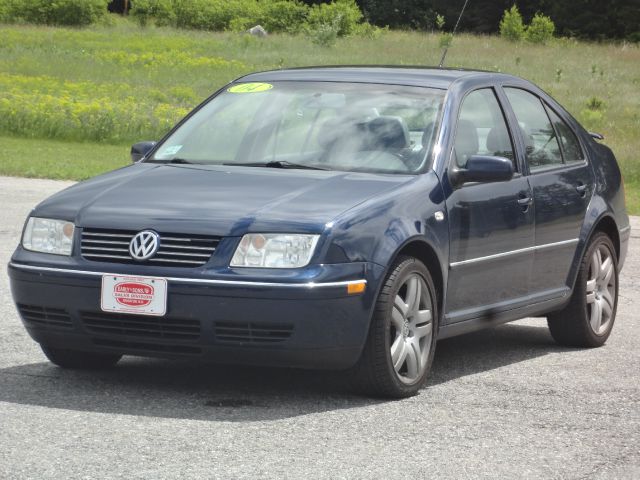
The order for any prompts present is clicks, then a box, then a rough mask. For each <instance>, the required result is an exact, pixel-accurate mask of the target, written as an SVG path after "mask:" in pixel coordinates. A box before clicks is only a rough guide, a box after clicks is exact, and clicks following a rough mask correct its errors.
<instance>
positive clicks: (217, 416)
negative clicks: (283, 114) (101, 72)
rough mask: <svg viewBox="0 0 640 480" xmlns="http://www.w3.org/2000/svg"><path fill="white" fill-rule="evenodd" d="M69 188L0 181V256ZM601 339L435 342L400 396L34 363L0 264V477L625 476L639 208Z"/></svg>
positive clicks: (503, 334) (501, 337)
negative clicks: (424, 380) (426, 372)
mask: <svg viewBox="0 0 640 480" xmlns="http://www.w3.org/2000/svg"><path fill="white" fill-rule="evenodd" d="M67 185H70V184H69V183H66V182H56V181H49V180H27V179H16V178H6V177H0V265H6V264H7V262H8V261H9V258H10V255H11V252H12V251H13V249H14V248H15V246H16V245H17V243H18V241H19V237H20V233H21V230H22V226H23V222H24V219H25V217H26V215H27V214H28V213H29V210H30V209H31V208H32V207H33V206H35V205H36V204H37V203H38V202H39V201H40V200H42V199H44V198H46V197H47V196H48V195H50V194H52V193H54V192H56V191H58V190H60V189H62V188H63V187H65V186H67ZM632 226H633V230H632V238H631V247H630V254H629V258H628V260H627V264H626V265H625V268H624V270H623V272H622V274H621V277H620V286H621V291H620V300H619V305H618V315H617V319H616V325H615V326H614V329H613V333H612V335H611V337H610V339H609V341H608V342H607V344H606V345H605V346H604V347H602V348H599V349H590V350H581V349H567V348H560V347H558V346H556V345H555V344H554V342H553V340H552V339H551V337H550V335H549V332H548V329H547V327H546V321H545V320H544V319H525V320H521V321H518V322H515V323H511V324H507V325H503V326H500V327H498V328H495V329H492V330H486V331H483V332H478V333H474V334H469V335H465V336H462V337H457V338H453V339H448V340H444V341H441V342H439V344H438V346H437V350H436V355H435V361H434V365H433V370H432V374H431V379H430V381H429V384H428V387H427V388H425V389H424V390H422V392H421V393H420V395H418V396H416V397H413V398H410V399H407V400H401V401H380V400H372V399H368V398H364V397H360V396H356V395H353V394H351V393H348V390H346V389H345V388H344V379H343V378H342V377H341V375H339V374H332V373H322V372H304V371H297V370H276V369H262V368H233V367H221V366H211V365H203V364H198V363H194V362H168V361H161V360H150V359H140V358H135V357H125V358H124V359H123V360H122V361H121V363H120V364H119V365H118V367H117V368H116V369H114V370H110V371H102V372H77V371H64V370H61V369H59V368H56V367H54V366H53V365H51V364H50V363H48V362H47V361H46V359H45V358H44V356H43V355H42V353H41V352H40V350H39V348H38V346H37V345H36V344H35V343H34V342H33V341H32V340H31V339H30V338H29V336H28V335H27V333H26V331H25V330H24V329H23V327H22V324H21V322H20V320H19V318H18V315H17V313H16V311H15V307H14V305H13V303H12V300H11V295H10V292H9V284H8V277H7V275H6V271H4V272H2V273H1V274H0V478H7V479H23V478H33V479H49V478H52V479H53V478H64V479H76V478H100V479H102V478H126V479H138V478H140V479H161V478H221V479H233V478H252V479H254V478H278V479H279V478H291V479H300V478H305V479H315V478H331V479H337V478H349V479H350V478H354V479H378V478H379V479H396V478H398V479H404V480H406V479H427V478H428V479H442V478H456V479H458V478H545V479H547V478H563V479H565V478H566V479H609V478H621V479H638V478H640V382H639V372H640V300H639V293H640V273H639V271H640V255H639V254H638V252H640V218H633V219H632Z"/></svg>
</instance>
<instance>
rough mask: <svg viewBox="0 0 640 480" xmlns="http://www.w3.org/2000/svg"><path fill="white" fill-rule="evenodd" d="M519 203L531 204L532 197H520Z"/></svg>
mask: <svg viewBox="0 0 640 480" xmlns="http://www.w3.org/2000/svg"><path fill="white" fill-rule="evenodd" d="M518 205H523V206H524V205H531V197H524V198H519V199H518Z"/></svg>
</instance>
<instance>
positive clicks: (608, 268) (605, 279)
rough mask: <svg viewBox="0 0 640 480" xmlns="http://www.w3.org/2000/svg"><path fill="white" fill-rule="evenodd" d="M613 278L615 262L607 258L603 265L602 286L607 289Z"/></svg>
mask: <svg viewBox="0 0 640 480" xmlns="http://www.w3.org/2000/svg"><path fill="white" fill-rule="evenodd" d="M611 277H613V260H611V257H609V258H607V259H606V260H605V262H604V263H603V264H602V284H603V285H604V286H605V287H606V286H607V285H609V282H610V281H611Z"/></svg>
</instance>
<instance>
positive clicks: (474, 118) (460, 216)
mask: <svg viewBox="0 0 640 480" xmlns="http://www.w3.org/2000/svg"><path fill="white" fill-rule="evenodd" d="M476 154H484V155H495V156H501V157H506V158H509V159H510V160H512V161H513V162H514V167H515V168H516V169H517V165H518V162H517V161H516V156H515V150H514V148H513V141H512V136H511V134H510V132H509V129H508V128H507V123H506V121H505V118H504V114H503V112H502V109H501V107H500V104H499V103H498V100H497V98H496V96H495V93H494V91H493V89H491V88H483V89H479V90H475V91H473V92H471V93H470V94H469V95H467V97H465V99H464V100H463V103H462V106H461V108H460V113H459V118H458V122H457V126H456V136H455V141H454V147H453V149H452V153H451V159H450V167H449V168H450V169H456V168H464V167H465V166H466V161H467V160H468V158H470V157H471V156H473V155H476ZM532 196H533V194H532V192H531V189H530V187H529V183H528V180H527V178H526V177H524V176H522V175H521V174H519V173H517V174H516V175H515V176H514V178H513V179H512V180H510V181H508V182H494V183H469V184H465V185H462V186H458V187H457V188H455V189H453V191H452V192H451V194H450V195H449V196H448V198H447V200H446V206H447V211H448V217H449V230H450V256H449V258H450V271H449V279H448V287H447V301H446V306H445V314H446V318H447V321H448V322H456V321H463V320H467V319H469V318H474V317H482V316H487V315H489V316H490V315H491V314H492V312H494V311H495V309H496V308H502V309H504V308H508V305H509V304H513V303H515V302H516V301H517V300H518V299H522V298H524V297H526V296H527V295H528V293H529V276H530V273H531V268H532V265H533V255H532V253H533V246H534V214H533V208H532V206H531V201H532Z"/></svg>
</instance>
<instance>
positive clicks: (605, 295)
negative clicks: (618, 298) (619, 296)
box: [602, 290, 613, 309]
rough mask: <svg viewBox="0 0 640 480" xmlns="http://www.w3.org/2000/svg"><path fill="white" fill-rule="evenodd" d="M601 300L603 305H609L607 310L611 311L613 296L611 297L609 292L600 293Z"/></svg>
mask: <svg viewBox="0 0 640 480" xmlns="http://www.w3.org/2000/svg"><path fill="white" fill-rule="evenodd" d="M602 299H603V300H604V303H606V304H607V305H609V308H611V309H613V295H611V292H610V291H609V290H605V291H604V292H602Z"/></svg>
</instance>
